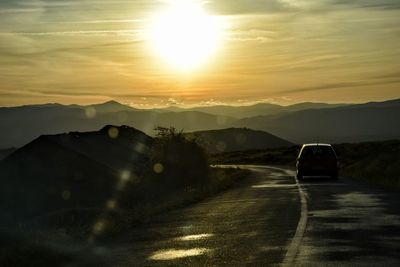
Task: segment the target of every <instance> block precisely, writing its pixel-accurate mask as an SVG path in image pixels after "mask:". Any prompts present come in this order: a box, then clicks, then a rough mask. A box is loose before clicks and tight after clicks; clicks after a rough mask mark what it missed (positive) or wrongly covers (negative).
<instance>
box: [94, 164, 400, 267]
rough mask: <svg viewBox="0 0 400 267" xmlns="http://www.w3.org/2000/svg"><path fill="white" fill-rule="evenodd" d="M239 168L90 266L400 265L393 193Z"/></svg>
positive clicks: (397, 201)
mask: <svg viewBox="0 0 400 267" xmlns="http://www.w3.org/2000/svg"><path fill="white" fill-rule="evenodd" d="M240 167H242V168H248V169H250V170H252V171H253V175H252V176H251V177H250V178H249V179H247V180H246V181H245V182H243V184H241V185H240V186H238V187H235V188H233V189H231V190H228V191H225V192H223V193H221V194H219V195H216V196H214V197H212V198H209V199H207V200H205V201H202V202H200V203H197V204H195V205H192V206H190V207H187V208H183V209H178V210H175V211H172V212H169V213H167V214H164V215H161V216H158V217H157V218H155V219H154V220H152V222H151V223H149V224H147V225H144V226H141V227H139V228H137V229H134V230H133V231H130V232H129V233H127V234H126V236H125V237H124V242H123V244H122V245H121V244H119V245H118V246H111V247H110V248H104V247H103V248H101V247H97V248H96V249H95V250H94V252H93V255H94V256H96V255H97V256H98V257H96V258H97V261H98V264H97V265H98V266H378V265H379V266H400V197H399V196H400V194H399V193H395V192H385V191H382V190H380V189H372V188H370V187H368V186H366V185H363V184H360V183H355V182H350V181H348V180H345V179H339V181H330V180H321V179H318V180H317V179H312V180H305V181H304V182H301V183H298V182H297V181H296V180H295V179H294V172H293V171H292V170H289V169H282V168H274V167H267V166H250V165H246V166H245V165H242V166H240Z"/></svg>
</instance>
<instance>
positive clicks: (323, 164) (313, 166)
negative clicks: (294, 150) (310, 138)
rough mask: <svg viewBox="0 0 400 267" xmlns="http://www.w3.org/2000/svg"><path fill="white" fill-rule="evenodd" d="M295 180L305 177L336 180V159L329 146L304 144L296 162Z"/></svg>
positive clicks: (337, 172)
mask: <svg viewBox="0 0 400 267" xmlns="http://www.w3.org/2000/svg"><path fill="white" fill-rule="evenodd" d="M296 172H297V179H298V180H303V179H304V177H306V176H318V177H325V176H327V177H330V178H331V179H334V180H336V179H338V177H339V171H338V159H337V156H336V152H335V150H334V149H333V147H332V145H330V144H319V143H316V144H304V145H303V146H302V148H301V150H300V153H299V156H298V157H297V162H296Z"/></svg>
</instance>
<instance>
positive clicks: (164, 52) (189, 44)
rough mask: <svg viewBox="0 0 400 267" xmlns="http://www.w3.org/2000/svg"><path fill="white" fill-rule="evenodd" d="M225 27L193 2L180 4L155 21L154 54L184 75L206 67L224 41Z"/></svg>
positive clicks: (151, 31) (173, 6)
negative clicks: (186, 72)
mask: <svg viewBox="0 0 400 267" xmlns="http://www.w3.org/2000/svg"><path fill="white" fill-rule="evenodd" d="M222 28H223V27H222V23H221V21H220V20H219V19H217V18H216V17H215V16H211V15H209V14H207V13H206V12H205V11H204V10H203V9H202V6H201V5H199V4H196V3H193V2H191V1H187V0H186V1H176V2H175V3H173V4H171V5H170V6H169V8H167V9H165V10H163V11H161V12H159V13H157V14H156V15H155V16H153V18H152V19H151V26H150V41H151V46H152V48H153V50H154V51H155V52H156V54H157V55H158V56H160V57H161V58H162V59H163V60H164V61H166V62H167V63H168V64H169V65H171V66H172V67H174V68H175V69H178V70H180V71H192V70H193V69H195V68H197V67H199V66H201V65H202V64H204V63H205V62H206V61H207V60H208V59H209V58H210V57H211V56H212V55H213V54H214V53H215V52H216V50H217V48H218V47H219V45H220V41H221V39H222Z"/></svg>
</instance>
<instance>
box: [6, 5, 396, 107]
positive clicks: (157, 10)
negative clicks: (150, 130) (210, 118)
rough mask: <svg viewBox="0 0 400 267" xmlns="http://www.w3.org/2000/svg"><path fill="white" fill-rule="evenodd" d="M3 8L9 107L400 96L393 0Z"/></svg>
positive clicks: (351, 100)
mask: <svg viewBox="0 0 400 267" xmlns="http://www.w3.org/2000/svg"><path fill="white" fill-rule="evenodd" d="M0 13H1V16H0V62H1V63H2V64H1V66H0V78H1V80H2V85H1V87H0V106H5V105H7V106H18V105H24V104H37V103H48V102H58V103H63V104H71V103H76V104H89V103H99V102H104V101H107V100H111V99H115V100H117V101H119V102H122V103H126V104H130V105H132V104H134V105H135V106H137V107H149V108H150V107H158V106H167V105H169V104H175V105H182V106H198V105H212V104H228V105H237V104H241V103H246V104H251V103H254V102H257V101H258V102H274V103H278V104H283V105H287V104H292V103H298V102H331V103H360V102H369V101H382V100H387V99H393V98H398V97H399V96H400V94H399V87H398V86H399V83H400V80H399V69H400V60H399V59H400V58H399V55H400V47H399V46H398V43H399V41H400V34H399V28H398V25H399V23H400V16H399V15H400V5H399V3H398V1H394V0H383V1H377V0H368V1H358V0H357V1H336V0H325V1H303V0H271V1H266V2H263V3H261V2H258V1H235V4H232V2H230V1H179V0H174V1H171V0H169V1H122V0H121V1H117V2H115V1H112V2H111V1H110V2H104V1H76V0H69V1H48V0H43V1H27V0H20V1H10V0H5V1H1V3H0ZM175 15H177V16H176V18H175V17H174V16H175ZM171 17H173V20H172V21H170V20H171ZM164 22H167V23H166V24H167V25H163V23H164ZM164 24H165V23H164ZM185 24H187V25H185ZM182 25H184V26H182ZM192 39H193V40H192Z"/></svg>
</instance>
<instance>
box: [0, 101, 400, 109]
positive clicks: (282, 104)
mask: <svg viewBox="0 0 400 267" xmlns="http://www.w3.org/2000/svg"><path fill="white" fill-rule="evenodd" d="M398 99H400V98H390V99H384V100H374V99H371V100H370V101H360V102H322V101H319V102H318V101H300V102H292V103H287V102H286V103H278V102H275V101H273V100H272V101H270V102H268V101H263V102H260V101H255V102H246V103H235V104H229V103H223V102H221V103H209V104H207V103H202V104H201V103H200V104H191V105H182V104H173V103H170V104H165V105H158V106H156V105H155V106H143V105H135V104H134V103H124V102H123V101H118V100H116V99H109V100H105V101H102V102H90V103H83V104H77V103H60V102H42V103H26V104H22V105H4V106H0V108H2V107H7V108H13V107H21V106H31V105H32V106H34V105H38V106H40V105H64V106H70V105H79V106H92V105H102V104H106V103H109V102H116V103H118V104H121V105H125V106H128V107H132V108H137V109H143V110H147V109H148V110H152V109H163V108H182V109H191V108H202V107H214V106H229V107H248V106H254V105H257V104H271V105H278V106H282V107H288V106H292V105H297V104H306V103H314V104H330V105H340V104H344V105H346V104H348V105H352V104H354V105H357V104H367V103H370V102H385V101H391V100H398Z"/></svg>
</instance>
